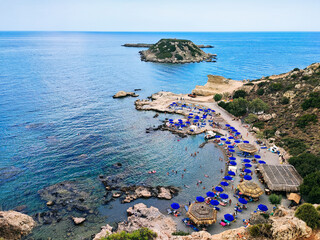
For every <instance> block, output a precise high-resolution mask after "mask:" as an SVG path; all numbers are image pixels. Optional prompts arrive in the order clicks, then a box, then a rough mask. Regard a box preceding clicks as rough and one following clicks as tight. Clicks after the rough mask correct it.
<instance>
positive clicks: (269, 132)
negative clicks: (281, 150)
mask: <svg viewBox="0 0 320 240" xmlns="http://www.w3.org/2000/svg"><path fill="white" fill-rule="evenodd" d="M276 131H277V129H276V128H273V129H266V130H264V131H263V135H264V136H265V137H266V138H271V137H274V134H275V133H276Z"/></svg>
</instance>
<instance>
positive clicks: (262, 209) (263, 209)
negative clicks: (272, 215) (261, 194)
mask: <svg viewBox="0 0 320 240" xmlns="http://www.w3.org/2000/svg"><path fill="white" fill-rule="evenodd" d="M258 208H259V209H260V210H261V211H263V212H266V211H268V207H267V206H266V205H263V204H259V205H258Z"/></svg>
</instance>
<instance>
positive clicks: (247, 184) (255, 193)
mask: <svg viewBox="0 0 320 240" xmlns="http://www.w3.org/2000/svg"><path fill="white" fill-rule="evenodd" d="M237 188H238V189H239V191H240V192H241V194H243V195H246V196H249V197H252V198H259V197H260V196H261V195H262V194H263V190H262V189H261V188H260V187H259V185H258V184H257V183H255V182H251V181H244V182H242V183H240V184H239V185H238V187H237Z"/></svg>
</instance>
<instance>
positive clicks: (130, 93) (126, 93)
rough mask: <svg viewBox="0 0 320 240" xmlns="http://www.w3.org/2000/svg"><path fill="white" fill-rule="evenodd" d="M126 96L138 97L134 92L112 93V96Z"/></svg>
mask: <svg viewBox="0 0 320 240" xmlns="http://www.w3.org/2000/svg"><path fill="white" fill-rule="evenodd" d="M128 96H131V97H139V95H138V94H136V93H134V92H125V91H119V92H117V93H116V94H115V95H113V98H124V97H128Z"/></svg>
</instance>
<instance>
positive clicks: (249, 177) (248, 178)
mask: <svg viewBox="0 0 320 240" xmlns="http://www.w3.org/2000/svg"><path fill="white" fill-rule="evenodd" d="M243 178H244V179H245V180H248V181H250V180H252V177H251V176H250V175H245V176H244V177H243Z"/></svg>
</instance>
